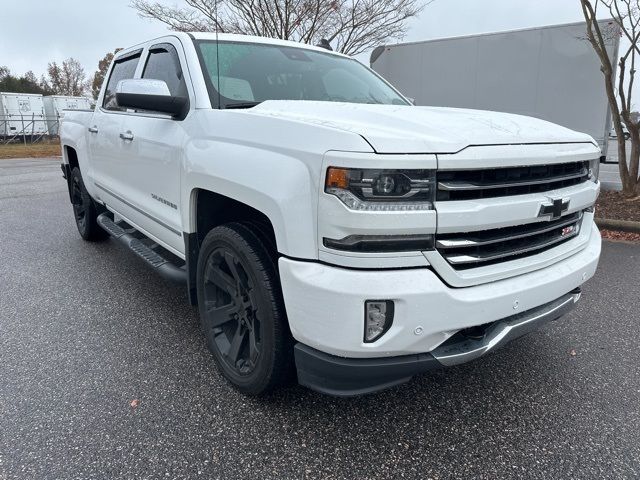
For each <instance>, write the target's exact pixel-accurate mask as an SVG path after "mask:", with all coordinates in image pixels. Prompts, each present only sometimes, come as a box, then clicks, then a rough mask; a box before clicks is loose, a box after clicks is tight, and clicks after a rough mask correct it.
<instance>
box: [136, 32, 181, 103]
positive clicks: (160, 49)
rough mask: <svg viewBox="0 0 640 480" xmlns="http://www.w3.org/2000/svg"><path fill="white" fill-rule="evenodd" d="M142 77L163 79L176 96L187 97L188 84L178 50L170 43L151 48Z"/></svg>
mask: <svg viewBox="0 0 640 480" xmlns="http://www.w3.org/2000/svg"><path fill="white" fill-rule="evenodd" d="M142 78H148V79H151V80H163V81H164V82H165V83H166V84H167V86H168V87H169V91H170V92H171V95H172V96H174V97H187V96H189V94H188V93H187V84H186V83H185V81H184V75H183V74H182V68H180V59H179V57H178V52H176V49H175V48H174V47H173V45H170V44H166V43H164V44H162V45H156V46H155V47H152V48H151V49H150V50H149V58H148V59H147V64H146V65H145V66H144V72H143V74H142Z"/></svg>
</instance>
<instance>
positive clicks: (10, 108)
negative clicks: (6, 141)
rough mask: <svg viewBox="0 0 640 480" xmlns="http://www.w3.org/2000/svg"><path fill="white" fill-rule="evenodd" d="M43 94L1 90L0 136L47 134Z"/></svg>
mask: <svg viewBox="0 0 640 480" xmlns="http://www.w3.org/2000/svg"><path fill="white" fill-rule="evenodd" d="M48 133H49V128H48V125H47V121H46V118H45V114H44V104H43V101H42V95H40V94H35V93H11V92H0V136H5V137H7V136H8V137H12V136H14V135H20V136H21V135H23V134H24V135H28V136H39V135H47V134H48Z"/></svg>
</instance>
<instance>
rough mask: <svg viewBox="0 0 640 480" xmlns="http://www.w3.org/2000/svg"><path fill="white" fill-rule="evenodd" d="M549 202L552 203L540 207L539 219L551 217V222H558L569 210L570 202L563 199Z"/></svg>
mask: <svg viewBox="0 0 640 480" xmlns="http://www.w3.org/2000/svg"><path fill="white" fill-rule="evenodd" d="M549 200H551V202H550V203H543V204H542V205H540V211H539V212H538V217H549V220H556V219H557V218H560V217H561V216H562V214H563V213H564V212H566V211H567V210H569V202H570V200H563V199H561V198H556V199H549Z"/></svg>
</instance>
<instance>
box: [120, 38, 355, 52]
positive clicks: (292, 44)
mask: <svg viewBox="0 0 640 480" xmlns="http://www.w3.org/2000/svg"><path fill="white" fill-rule="evenodd" d="M172 36H173V37H178V38H180V39H182V40H190V39H194V40H210V41H211V40H213V41H215V40H219V41H222V42H239V43H240V42H241V43H259V44H263V45H280V46H283V47H294V48H303V49H306V50H314V51H316V52H321V53H330V54H333V55H338V56H340V57H348V58H351V57H349V56H348V55H344V54H342V53H339V52H334V51H330V50H327V49H325V48H322V47H316V46H315V45H309V44H307V43H301V42H294V41H291V40H281V39H279V38H268V37H258V36H255V35H239V34H232V33H215V32H172V33H170V34H168V35H163V36H161V37H157V38H153V39H149V40H146V41H144V42H142V43H139V44H137V45H132V46H130V47H128V48H125V49H123V51H122V52H118V55H117V56H120V55H126V54H127V53H128V52H129V51H131V50H132V49H135V48H140V47H141V46H143V45H145V44H147V43H149V42H154V41H156V40H160V39H162V38H167V37H172Z"/></svg>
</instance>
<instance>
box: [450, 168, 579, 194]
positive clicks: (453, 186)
mask: <svg viewBox="0 0 640 480" xmlns="http://www.w3.org/2000/svg"><path fill="white" fill-rule="evenodd" d="M588 175H589V172H588V170H586V169H583V170H581V171H580V172H579V173H576V174H575V175H563V176H559V177H553V178H552V179H550V178H544V179H541V180H524V181H522V182H511V183H469V182H438V189H439V190H446V191H468V190H490V189H494V188H512V187H526V186H530V185H544V184H547V183H549V182H550V181H553V182H564V181H566V180H575V179H580V178H583V177H585V178H586V177H587V176H588Z"/></svg>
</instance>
